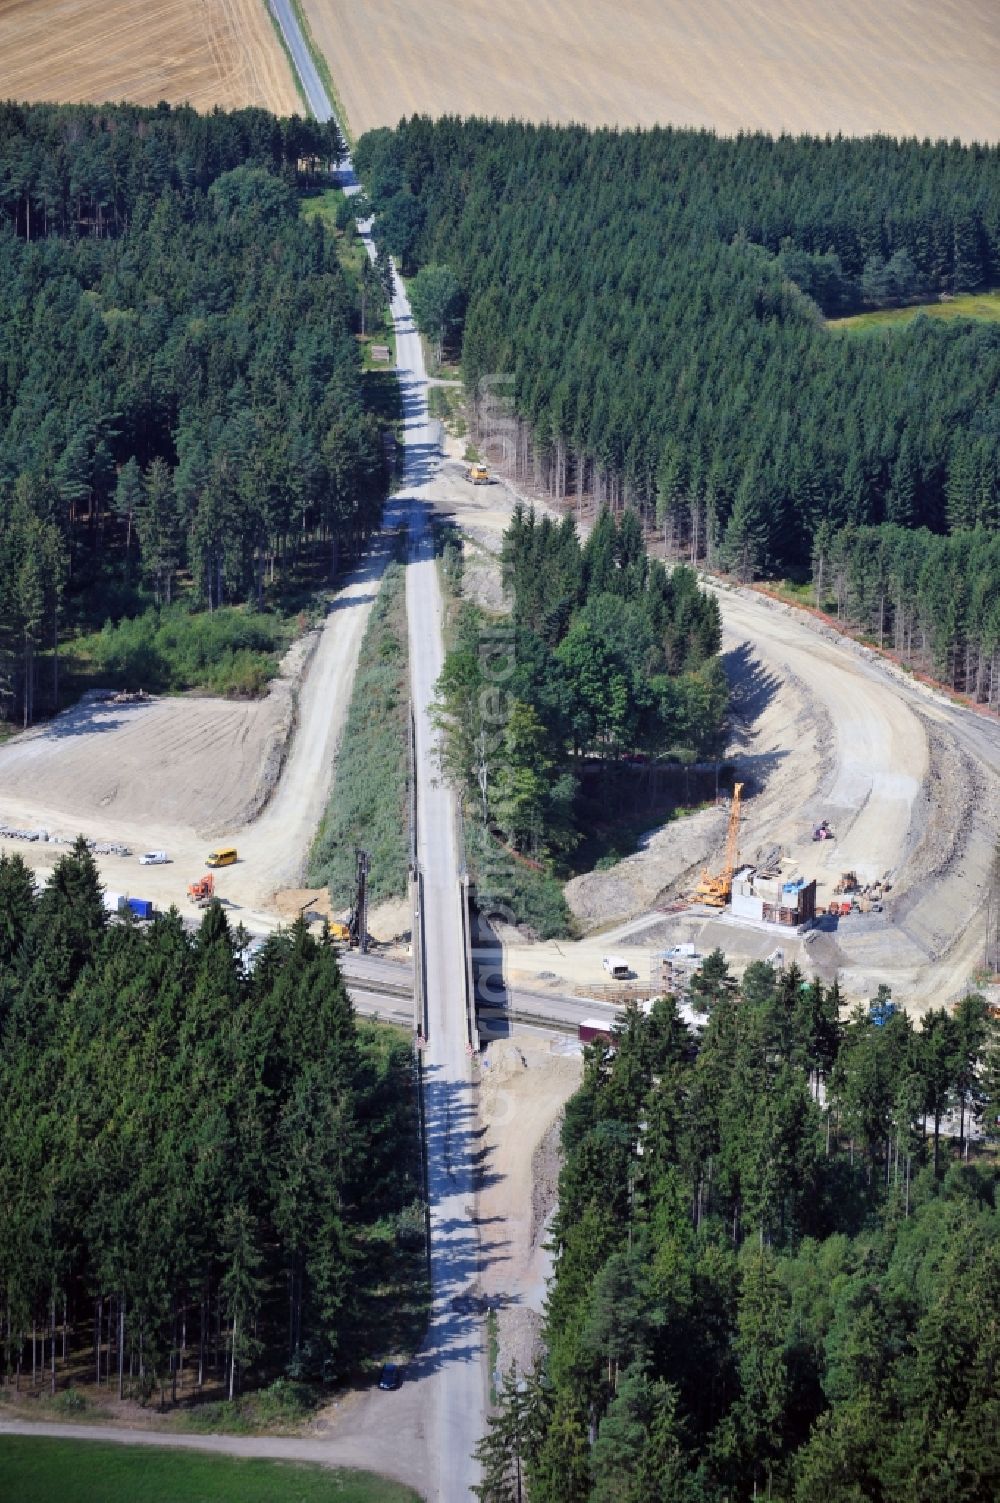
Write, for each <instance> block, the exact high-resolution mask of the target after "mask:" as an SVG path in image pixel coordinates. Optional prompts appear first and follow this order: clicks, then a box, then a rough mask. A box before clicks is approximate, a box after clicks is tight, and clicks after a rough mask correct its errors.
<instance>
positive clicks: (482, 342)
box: [356, 118, 1000, 576]
mask: <svg viewBox="0 0 1000 1503" xmlns="http://www.w3.org/2000/svg"><path fill="white" fill-rule="evenodd" d="M356 160H357V163H358V165H359V168H360V170H362V171H363V172H364V173H365V174H366V179H367V184H368V187H369V190H370V193H371V196H372V199H373V202H374V204H375V207H376V209H377V210H378V211H379V218H378V226H379V232H380V233H381V234H382V236H383V238H384V239H385V240H386V242H387V243H388V244H389V246H390V248H392V249H394V250H395V251H396V252H397V253H399V254H401V255H403V256H404V257H405V258H408V259H409V260H410V261H411V262H412V263H413V264H414V265H426V264H434V265H441V264H446V265H450V267H451V268H452V270H453V271H454V273H455V275H456V277H457V279H458V282H459V287H460V295H461V299H462V300H463V301H464V305H465V307H466V310H467V311H466V315H465V321H464V336H463V343H462V358H463V369H464V374H465V377H466V381H467V384H468V386H469V387H470V389H471V390H472V392H473V393H474V394H475V396H476V401H477V413H478V422H479V433H480V436H481V437H482V438H483V439H485V440H486V441H487V442H488V443H489V442H495V443H496V445H497V447H498V448H499V447H500V445H501V444H502V445H503V452H504V454H505V456H506V458H507V460H508V461H509V463H510V464H511V465H513V466H514V467H515V473H516V474H518V475H522V476H526V477H529V478H531V479H533V480H534V482H535V483H536V484H538V485H539V486H544V487H545V488H546V489H547V490H548V492H549V493H550V494H551V495H553V496H555V497H557V498H567V499H568V498H572V497H573V496H574V495H576V496H578V497H581V498H582V497H583V496H584V495H586V496H590V497H594V498H596V500H597V502H598V503H600V502H601V501H609V502H611V503H612V504H614V505H616V506H618V505H620V504H622V503H628V504H632V505H634V506H636V507H637V508H639V510H640V511H641V513H642V514H643V516H644V519H645V520H646V521H647V522H648V523H649V525H654V523H655V524H656V525H659V526H660V527H662V528H663V530H664V533H665V535H666V538H667V541H668V544H669V545H670V546H671V548H672V549H673V550H674V551H675V552H676V553H677V554H678V555H679V556H682V555H684V554H686V555H687V556H688V557H690V558H691V559H692V560H695V559H698V558H700V557H707V558H708V559H709V561H710V562H712V563H722V564H725V565H727V566H730V567H732V568H734V569H736V570H738V571H739V572H740V573H741V574H742V575H744V576H749V575H751V574H753V573H754V572H757V571H762V570H765V569H767V568H770V567H774V566H778V565H785V564H788V563H793V562H798V563H800V564H806V563H808V560H809V558H810V554H811V540H812V537H813V535H814V533H815V531H816V529H817V527H818V526H819V525H820V524H821V523H822V522H824V521H827V522H830V523H831V524H832V525H834V526H835V527H840V526H844V525H848V524H851V525H855V526H870V525H877V524H880V523H882V522H886V521H888V522H891V523H894V524H895V525H897V526H904V527H910V526H926V527H928V528H930V529H931V530H933V531H944V530H946V529H947V528H948V527H949V526H961V527H963V528H966V527H973V526H975V525H977V524H979V525H982V526H984V527H987V528H996V527H997V525H998V523H1000V417H998V410H997V405H996V402H997V398H996V392H997V378H998V373H1000V329H998V328H997V327H996V326H993V325H988V324H980V325H977V324H973V323H968V322H962V321H955V322H951V323H949V324H947V325H944V324H943V323H938V322H937V321H933V322H932V321H930V320H919V319H918V320H916V321H914V322H913V323H911V324H908V325H906V326H905V327H902V328H899V329H897V330H893V331H892V332H891V334H889V335H882V336H876V337H849V336H846V335H843V334H834V333H833V332H831V331H830V330H828V329H827V328H826V327H825V326H824V323H823V319H822V317H821V312H820V309H821V307H822V308H823V309H824V310H826V311H828V312H833V311H836V310H837V309H838V308H839V307H841V306H845V305H846V304H848V303H851V304H853V303H855V302H856V301H857V300H858V299H859V298H864V297H866V296H869V297H870V298H871V299H873V300H875V301H879V302H882V301H885V300H886V299H887V298H889V297H897V296H905V295H909V293H910V292H912V291H914V290H916V289H917V288H922V289H924V290H925V291H927V292H933V293H935V294H937V293H941V292H952V291H955V290H959V289H962V288H967V287H971V286H975V285H978V284H980V283H984V282H987V283H988V282H993V281H997V280H1000V151H998V150H997V148H995V147H989V148H984V147H968V148H966V147H962V146H960V145H958V144H957V143H955V144H946V143H943V142H942V143H938V144H937V145H931V144H930V143H923V144H920V143H918V142H915V141H907V142H897V141H893V140H889V139H886V138H871V139H868V140H853V141H847V140H840V139H838V140H810V139H805V138H802V139H793V138H791V137H782V138H780V139H778V140H773V139H771V138H769V137H765V136H747V135H741V136H738V137H736V138H734V139H731V140H722V139H719V138H716V137H715V136H713V135H711V134H708V133H705V132H695V131H679V130H653V131H645V132H640V131H633V132H619V131H612V130H599V131H588V130H585V129H583V128H570V129H564V128H555V127H548V126H530V125H523V124H516V123H509V124H502V123H500V122H496V121H494V122H485V121H481V120H473V121H467V122H459V121H457V120H454V119H445V120H442V121H439V122H437V123H434V124H432V123H431V122H430V121H428V120H426V119H419V118H414V119H412V120H410V121H408V122H403V123H402V124H401V125H400V127H399V129H398V130H397V131H396V132H389V131H377V132H373V133H372V134H370V135H368V136H366V137H364V138H363V139H362V141H361V142H360V143H359V147H358V151H357V154H356ZM497 375H499V376H500V377H502V378H504V379H503V380H502V381H499V382H498V381H497V380H496V379H495V377H496V376H497ZM505 396H506V397H509V399H510V401H511V402H512V404H513V409H514V411H515V413H516V417H517V422H516V423H515V424H514V425H513V427H512V425H511V422H510V420H509V413H507V411H506V410H505V408H504V405H503V404H502V403H501V402H500V398H501V397H505ZM498 414H499V418H500V419H502V421H498ZM959 492H961V493H962V501H961V504H960V505H958V504H956V501H955V497H956V495H957V494H958V493H959Z"/></svg>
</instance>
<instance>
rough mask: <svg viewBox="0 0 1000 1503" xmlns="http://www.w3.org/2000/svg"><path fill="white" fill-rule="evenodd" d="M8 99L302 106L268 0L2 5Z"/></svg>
mask: <svg viewBox="0 0 1000 1503" xmlns="http://www.w3.org/2000/svg"><path fill="white" fill-rule="evenodd" d="M0 97H3V98H10V99H18V100H22V99H23V100H48V99H54V100H59V101H60V102H62V103H67V104H82V103H91V102H93V103H103V102H104V101H105V100H121V99H128V100H132V101H134V102H135V103H137V104H158V103H159V101H160V100H161V99H166V100H168V101H169V102H170V103H171V104H191V105H194V106H195V108H196V109H200V110H210V109H211V108H212V107H213V106H214V105H220V106H222V107H223V108H225V109H235V108H237V107H238V106H242V105H259V106H261V107H262V108H265V109H270V110H274V111H275V113H277V114H291V113H292V112H294V111H301V109H302V105H301V102H300V100H299V96H298V92H297V90H296V87H295V83H294V81H293V78H292V74H291V70H290V69H289V66H288V63H287V61H286V59H285V55H284V53H283V52H282V50H281V45H280V43H279V42H278V39H277V37H276V35H275V32H274V28H273V26H272V24H271V21H270V18H269V16H268V13H267V10H266V8H265V6H264V5H262V4H261V3H260V0H222V3H221V4H218V3H214V0H213V3H206V0H158V3H157V4H156V5H154V6H149V5H141V4H139V3H138V0H116V3H114V4H112V5H110V6H108V5H94V4H92V3H89V0H0Z"/></svg>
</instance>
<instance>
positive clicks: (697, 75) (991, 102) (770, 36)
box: [302, 0, 1000, 141]
mask: <svg viewBox="0 0 1000 1503" xmlns="http://www.w3.org/2000/svg"><path fill="white" fill-rule="evenodd" d="M302 8H303V10H304V11H305V15H306V17H307V19H308V22H309V26H310V29H311V31H312V34H313V37H314V39H315V41H316V43H317V45H318V46H319V47H320V49H321V50H322V51H323V53H324V54H325V56H326V57H327V59H328V60H329V63H330V66H331V68H332V70H333V74H334V79H335V81H336V85H337V89H338V92H339V94H340V98H341V101H342V103H343V106H344V108H345V110H346V112H347V117H348V122H349V124H350V127H351V129H352V131H354V132H355V133H356V134H360V133H361V132H363V131H365V130H369V129H371V128H372V127H374V126H378V125H395V124H396V122H397V121H398V120H399V119H400V117H401V116H408V115H410V114H412V113H414V112H418V113H426V114H429V115H432V116H439V115H444V114H456V115H480V116H486V117H492V116H497V117H499V118H500V119H509V118H510V117H511V116H516V117H518V118H520V119H526V120H534V121H543V120H544V121H551V122H553V123H557V124H560V123H561V124H566V123H569V122H579V123H581V124H585V125H622V126H634V125H641V126H649V125H654V124H661V125H675V126H679V125H685V126H696V127H706V128H714V129H716V130H719V131H721V132H723V133H725V134H731V133H734V132H736V131H740V130H767V131H773V132H779V131H790V132H793V133H799V132H810V133H815V134H816V135H824V134H825V133H827V132H830V133H831V134H836V133H837V132H838V131H839V132H843V133H844V134H846V135H866V134H868V133H870V132H874V131H879V132H885V133H888V134H892V135H899V136H917V137H921V138H922V137H924V136H930V137H931V138H937V137H944V138H946V139H948V140H951V139H953V138H954V137H956V136H957V137H959V138H960V139H962V140H964V141H973V140H978V141H995V140H996V139H997V136H998V129H1000V127H998V121H1000V114H998V111H997V95H996V79H997V76H998V70H1000V19H998V13H997V10H996V7H995V6H994V5H992V4H991V3H990V0H970V3H969V4H966V5H961V4H959V3H958V0H946V3H944V4H940V5H935V4H933V3H931V0H901V3H899V4H896V5H894V6H893V7H892V8H891V10H890V9H888V8H886V7H884V6H881V7H877V8H874V9H873V8H872V7H871V6H868V5H865V4H864V3H863V0H849V3H848V4H846V5H842V6H837V7H834V8H831V7H830V6H828V5H825V4H824V3H823V0H806V3H803V4H791V3H788V0H784V3H782V4H778V5H768V6H762V5H751V6H736V5H733V4H732V3H731V0H706V3H705V4H703V5H699V6H698V7H697V8H696V9H694V10H693V9H692V8H691V7H690V6H688V5H686V4H684V3H683V0H636V3H634V4H632V5H630V6H629V7H628V11H627V14H626V15H623V13H622V9H621V7H620V6H618V5H615V4H614V3H613V0H584V4H582V5H575V6H574V5H567V4H562V3H559V4H548V5H544V6H538V5H535V4H531V3H529V0H500V3H493V0H471V3H466V4H456V3H454V0H451V3H447V4H445V3H438V4H434V5H431V6H427V5H420V4H419V3H418V0H394V3H391V4H389V5H385V6H379V7H378V8H377V9H375V10H372V9H371V8H370V7H362V6H358V5H355V4H352V3H351V0H303V7H302Z"/></svg>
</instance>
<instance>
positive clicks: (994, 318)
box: [827, 292, 1000, 333]
mask: <svg viewBox="0 0 1000 1503" xmlns="http://www.w3.org/2000/svg"><path fill="white" fill-rule="evenodd" d="M919 317H923V318H975V319H980V320H982V321H985V322H987V323H998V322H1000V292H968V293H963V294H962V295H961V296H960V297H954V298H951V299H949V301H948V302H946V303H915V304H914V305H913V307H910V308H880V309H878V310H877V311H876V312H874V313H855V314H854V315H852V317H851V318H831V319H829V320H828V321H827V328H828V329H833V330H835V331H836V332H838V333H839V332H840V331H841V330H843V331H844V332H845V333H855V332H857V333H864V332H865V331H866V330H868V329H883V328H891V327H893V326H894V325H896V324H908V323H912V322H913V320H914V319H915V318H919Z"/></svg>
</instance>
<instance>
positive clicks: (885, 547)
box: [813, 524, 1000, 709]
mask: <svg viewBox="0 0 1000 1503" xmlns="http://www.w3.org/2000/svg"><path fill="white" fill-rule="evenodd" d="M813 584H814V586H815V591H816V598H817V601H818V603H820V604H826V603H827V602H830V601H834V602H835V603H836V610H837V616H838V619H840V620H843V621H845V622H847V623H848V624H849V625H851V626H853V627H858V628H860V629H861V630H862V631H863V632H864V633H865V634H866V635H868V636H870V637H871V638H872V639H873V640H874V641H876V642H877V643H878V645H879V647H880V648H881V647H889V648H891V649H892V650H893V651H894V652H895V653H897V654H898V655H899V657H900V658H901V660H902V661H903V663H905V664H906V665H907V666H908V667H915V668H919V669H921V670H923V671H925V672H928V673H931V674H933V676H934V677H935V678H937V679H939V680H941V681H942V682H943V683H946V684H948V685H949V686H950V687H951V688H953V689H958V690H961V691H962V692H964V693H966V694H970V695H971V696H972V697H973V699H975V700H977V701H981V702H985V703H987V704H988V705H989V706H990V708H991V709H1000V533H997V532H992V531H988V530H987V529H986V528H984V527H977V528H975V529H974V530H971V531H967V530H959V531H956V532H953V533H952V534H951V535H950V536H947V537H940V536H937V535H935V534H934V533H932V532H928V531H927V529H926V528H920V529H918V530H909V529H907V528H904V527H894V526H891V525H889V524H883V526H881V527H847V528H843V529H841V530H840V531H839V532H833V531H832V529H824V528H821V529H820V530H819V531H818V532H817V535H816V539H815V542H814V557H813Z"/></svg>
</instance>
